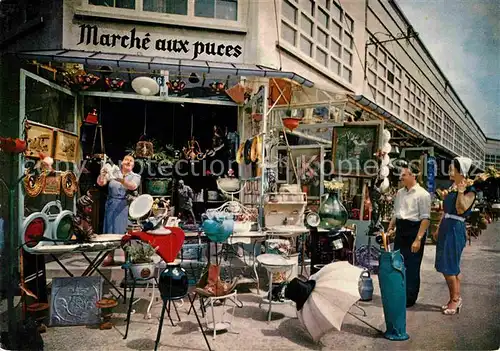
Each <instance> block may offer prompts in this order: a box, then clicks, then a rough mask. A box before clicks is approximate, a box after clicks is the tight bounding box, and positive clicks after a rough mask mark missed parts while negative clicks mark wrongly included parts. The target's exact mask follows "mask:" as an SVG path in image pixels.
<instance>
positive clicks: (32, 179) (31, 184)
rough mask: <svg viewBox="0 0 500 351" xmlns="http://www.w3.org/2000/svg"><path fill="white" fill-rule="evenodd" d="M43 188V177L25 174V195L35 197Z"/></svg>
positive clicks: (42, 175)
mask: <svg viewBox="0 0 500 351" xmlns="http://www.w3.org/2000/svg"><path fill="white" fill-rule="evenodd" d="M44 186H45V175H44V174H41V175H35V174H29V173H28V172H26V175H25V177H24V189H25V192H26V195H28V196H30V197H37V196H38V195H40V193H41V192H42V190H43V188H44Z"/></svg>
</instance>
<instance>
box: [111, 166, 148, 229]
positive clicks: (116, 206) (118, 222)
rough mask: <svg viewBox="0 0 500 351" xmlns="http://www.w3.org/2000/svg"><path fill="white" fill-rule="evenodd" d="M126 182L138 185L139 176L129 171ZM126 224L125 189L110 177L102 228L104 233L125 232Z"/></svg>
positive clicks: (139, 181)
mask: <svg viewBox="0 0 500 351" xmlns="http://www.w3.org/2000/svg"><path fill="white" fill-rule="evenodd" d="M125 180H126V181H128V182H134V183H135V184H137V186H139V184H140V183H141V176H140V175H138V174H136V173H134V172H130V173H128V174H127V175H126V176H125ZM127 225H128V201H127V189H125V187H124V186H123V185H122V184H121V183H120V182H118V181H116V180H114V179H112V180H110V181H109V183H108V199H107V200H106V207H105V211H104V228H103V232H104V233H106V234H125V233H126V232H127Z"/></svg>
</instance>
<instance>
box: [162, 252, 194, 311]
mask: <svg viewBox="0 0 500 351" xmlns="http://www.w3.org/2000/svg"><path fill="white" fill-rule="evenodd" d="M158 286H159V288H160V294H161V298H162V300H163V301H168V300H178V299H181V298H183V297H185V296H186V295H187V293H188V287H189V282H188V276H187V274H186V271H185V270H184V269H183V268H181V264H180V261H175V262H170V263H167V267H166V268H165V270H164V271H163V272H162V273H161V275H160V282H159V284H158Z"/></svg>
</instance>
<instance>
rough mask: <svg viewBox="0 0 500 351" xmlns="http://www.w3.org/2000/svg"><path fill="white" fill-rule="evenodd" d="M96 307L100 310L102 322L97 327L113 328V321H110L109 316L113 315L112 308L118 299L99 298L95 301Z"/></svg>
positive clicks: (116, 304) (103, 328)
mask: <svg viewBox="0 0 500 351" xmlns="http://www.w3.org/2000/svg"><path fill="white" fill-rule="evenodd" d="M96 306H97V308H99V309H100V310H101V317H102V322H101V325H100V326H99V329H101V330H105V329H111V328H113V323H112V322H111V317H112V316H113V308H115V307H116V306H118V301H116V300H115V299H101V300H99V301H97V302H96Z"/></svg>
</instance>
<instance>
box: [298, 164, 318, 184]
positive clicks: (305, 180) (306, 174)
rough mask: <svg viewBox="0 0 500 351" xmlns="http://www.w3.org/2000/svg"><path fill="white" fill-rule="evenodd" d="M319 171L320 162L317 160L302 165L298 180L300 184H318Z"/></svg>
mask: <svg viewBox="0 0 500 351" xmlns="http://www.w3.org/2000/svg"><path fill="white" fill-rule="evenodd" d="M319 172H320V164H319V162H311V163H310V164H308V165H305V164H304V165H303V166H302V176H301V178H300V182H301V184H302V185H313V186H318V185H319Z"/></svg>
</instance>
